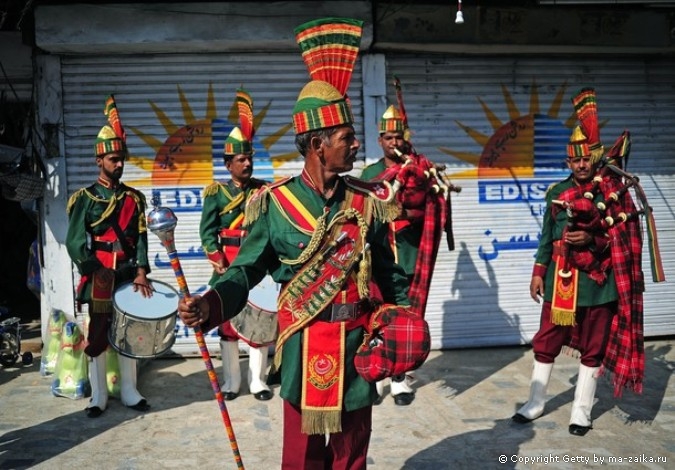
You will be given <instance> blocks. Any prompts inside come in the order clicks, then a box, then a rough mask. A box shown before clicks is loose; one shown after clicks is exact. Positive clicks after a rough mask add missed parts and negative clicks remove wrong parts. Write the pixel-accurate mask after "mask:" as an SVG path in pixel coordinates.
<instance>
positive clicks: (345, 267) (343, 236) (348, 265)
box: [272, 188, 373, 434]
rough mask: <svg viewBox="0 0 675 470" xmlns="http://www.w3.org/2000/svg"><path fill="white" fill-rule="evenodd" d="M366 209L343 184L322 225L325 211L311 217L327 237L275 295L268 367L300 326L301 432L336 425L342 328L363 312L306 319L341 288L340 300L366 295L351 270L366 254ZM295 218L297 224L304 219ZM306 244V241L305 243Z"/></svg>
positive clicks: (279, 192) (280, 191)
mask: <svg viewBox="0 0 675 470" xmlns="http://www.w3.org/2000/svg"><path fill="white" fill-rule="evenodd" d="M275 193H276V194H275ZM277 196H280V197H277ZM272 198H273V201H274V202H275V203H277V204H281V201H282V200H285V201H289V200H291V199H293V197H292V194H290V191H288V189H287V188H275V190H273V191H272ZM282 207H283V204H282ZM289 209H290V208H289ZM297 209H298V207H297V206H296V207H295V210H293V211H291V210H289V211H287V212H286V214H290V213H292V212H295V213H296V214H297V213H300V212H303V211H298V210H297ZM372 212H373V211H372V204H369V203H368V201H367V198H366V197H365V195H363V194H361V193H358V192H355V191H354V190H351V189H347V192H346V197H345V201H344V202H343V205H342V206H341V210H340V211H339V212H338V213H337V214H336V215H335V217H334V218H333V219H332V221H331V222H330V224H328V227H326V226H325V225H326V222H325V216H322V217H320V218H319V219H318V220H317V221H316V227H315V233H316V232H318V233H319V234H323V233H326V234H327V236H322V237H321V239H320V241H321V243H320V246H319V247H318V249H316V251H315V253H314V254H313V255H312V256H311V257H310V258H309V259H308V260H307V261H306V262H305V264H304V265H303V267H302V268H301V269H300V270H299V271H298V272H297V273H296V275H295V276H294V277H293V279H291V280H290V281H289V282H288V283H287V284H286V285H285V286H284V288H283V289H282V290H281V292H280V294H279V301H278V310H279V312H278V317H279V330H280V333H279V337H278V339H277V343H276V353H275V357H274V365H273V369H275V370H276V369H278V368H279V366H280V365H281V358H282V353H283V345H284V343H285V342H286V340H287V339H288V338H290V337H291V336H292V335H293V334H295V333H296V332H298V331H300V330H303V337H302V374H303V377H302V395H301V404H300V407H301V410H302V413H301V414H302V425H301V431H302V432H303V433H305V434H323V433H325V432H329V433H335V432H340V431H341V429H342V426H341V421H340V416H341V411H342V406H343V402H342V400H343V393H344V382H345V356H346V351H345V350H344V348H345V338H346V333H347V331H349V330H351V329H353V328H355V327H357V326H359V325H365V320H366V318H367V315H364V316H362V317H360V318H356V319H353V320H350V321H338V322H323V321H314V322H312V320H313V319H315V318H316V317H317V315H319V314H320V313H321V312H322V311H324V309H326V308H327V307H329V306H330V305H331V304H332V303H333V301H334V300H335V298H336V297H337V296H338V295H339V294H340V293H341V292H342V293H343V295H345V297H347V298H346V299H344V300H345V301H351V302H357V301H358V299H359V297H364V296H367V295H368V292H367V283H366V287H365V292H364V287H363V286H362V282H359V281H358V279H359V275H357V276H356V278H357V282H355V281H354V276H353V274H352V271H353V270H354V269H355V267H356V265H357V264H359V262H360V261H361V260H362V259H363V257H364V255H365V256H367V253H366V251H367V247H366V244H365V236H366V232H367V229H368V225H369V223H370V220H371V218H372ZM306 213H309V212H306ZM325 215H327V213H326V214H325ZM296 222H297V223H298V224H299V225H300V226H302V225H305V224H306V222H307V221H306V220H304V221H296ZM315 236H316V235H315ZM315 236H313V239H314V237H315ZM311 246H312V242H310V244H309V247H311ZM309 247H308V249H309ZM301 256H302V255H301ZM362 271H367V270H362ZM345 291H346V292H347V293H346V294H344V293H345ZM349 297H351V298H349ZM310 322H312V323H311V325H310Z"/></svg>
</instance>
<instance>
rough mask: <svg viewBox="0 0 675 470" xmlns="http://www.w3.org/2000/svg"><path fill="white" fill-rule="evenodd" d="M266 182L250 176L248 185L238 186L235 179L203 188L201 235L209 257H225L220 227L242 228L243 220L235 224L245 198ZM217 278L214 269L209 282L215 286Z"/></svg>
mask: <svg viewBox="0 0 675 470" xmlns="http://www.w3.org/2000/svg"><path fill="white" fill-rule="evenodd" d="M264 184H266V182H265V181H263V180H259V179H255V178H251V179H250V181H249V184H248V186H247V187H246V188H241V187H239V186H237V185H236V184H235V183H234V181H232V180H229V181H227V182H226V183H221V182H219V181H215V182H213V183H211V184H210V185H209V186H207V187H206V188H204V193H203V198H202V215H201V219H200V221H199V238H200V239H201V243H202V247H203V248H204V253H206V256H207V257H208V258H210V259H214V260H216V259H218V258H219V257H221V256H222V248H221V246H220V241H219V237H218V234H219V233H220V230H221V229H223V228H242V224H240V223H239V224H237V226H236V227H233V226H232V224H233V223H236V221H237V219H238V218H240V216H241V215H243V214H244V209H245V207H246V201H247V199H248V198H249V197H250V195H251V194H252V193H253V192H255V191H257V190H258V189H259V188H260V187H261V186H263V185H264ZM228 261H231V260H228ZM218 277H219V274H217V273H216V272H215V271H214V273H213V275H212V276H211V279H210V281H209V285H210V286H212V285H213V284H214V283H215V282H216V280H217V279H218Z"/></svg>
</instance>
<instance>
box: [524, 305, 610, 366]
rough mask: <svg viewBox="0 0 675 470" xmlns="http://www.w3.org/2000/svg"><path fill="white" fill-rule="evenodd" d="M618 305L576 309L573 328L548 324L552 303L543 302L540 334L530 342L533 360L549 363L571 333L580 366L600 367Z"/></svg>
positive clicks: (569, 337)
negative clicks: (576, 343)
mask: <svg viewBox="0 0 675 470" xmlns="http://www.w3.org/2000/svg"><path fill="white" fill-rule="evenodd" d="M616 308H617V303H616V302H610V303H607V304H602V305H594V306H591V307H578V308H577V314H576V322H577V324H576V325H575V326H561V325H554V324H553V323H551V302H544V305H543V306H542V309H541V324H540V326H539V331H537V334H535V335H534V338H533V339H532V349H533V351H534V359H535V360H536V361H537V362H542V363H544V364H552V363H553V361H554V360H555V358H556V357H557V356H558V355H559V354H560V351H561V350H562V347H563V346H565V345H567V344H569V342H570V339H571V338H572V336H573V335H574V334H576V336H577V337H578V342H579V344H578V349H579V352H580V353H581V363H582V364H583V365H585V366H587V367H598V366H600V365H601V364H602V360H603V359H604V357H605V350H606V349H607V340H608V338H609V331H610V327H611V325H612V317H613V316H614V314H615V313H616Z"/></svg>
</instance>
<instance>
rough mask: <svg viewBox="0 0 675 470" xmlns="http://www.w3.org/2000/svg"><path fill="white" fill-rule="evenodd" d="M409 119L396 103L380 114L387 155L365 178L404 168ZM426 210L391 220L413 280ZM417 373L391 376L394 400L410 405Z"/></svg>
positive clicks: (380, 389) (397, 250)
mask: <svg viewBox="0 0 675 470" xmlns="http://www.w3.org/2000/svg"><path fill="white" fill-rule="evenodd" d="M405 131H406V128H405V123H404V119H403V115H402V114H401V111H400V110H399V109H398V108H396V107H395V106H394V105H391V106H389V108H387V110H386V111H385V112H384V114H383V115H382V117H381V118H380V126H379V134H380V135H379V137H378V138H377V143H378V144H380V147H382V153H383V156H382V158H380V159H379V160H378V161H376V162H375V163H372V164H370V165H368V166H366V167H365V168H364V169H363V172H362V173H361V178H363V179H364V180H367V181H373V180H378V179H383V178H384V175H385V172H386V171H387V170H391V169H393V168H400V167H401V165H402V164H403V154H405V153H407V152H408V151H407V148H406V147H407V145H408V144H407V142H406V140H405V138H404V135H405ZM423 223H424V211H423V210H417V209H408V210H406V209H404V210H402V212H401V216H400V217H398V218H397V219H396V220H394V221H393V222H391V223H390V224H389V229H390V231H389V236H388V239H389V242H390V244H391V247H392V249H393V251H394V256H395V259H396V263H397V264H399V265H400V266H401V267H402V268H403V269H404V270H405V273H406V276H407V277H408V282H409V284H412V281H413V277H414V276H415V265H416V263H417V253H418V251H419V246H420V241H421V239H422V229H423ZM412 380H413V375H412V372H410V373H408V374H402V375H397V376H395V377H392V378H391V395H392V397H394V403H395V404H397V405H399V406H406V405H409V404H411V403H412V402H413V400H414V399H415V390H414V389H413V388H412ZM385 382H386V380H381V381H379V382H377V394H378V396H379V398H378V402H379V401H382V398H383V394H384V386H385Z"/></svg>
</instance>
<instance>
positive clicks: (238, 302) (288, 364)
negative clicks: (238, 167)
mask: <svg viewBox="0 0 675 470" xmlns="http://www.w3.org/2000/svg"><path fill="white" fill-rule="evenodd" d="M284 184H285V185H286V187H287V188H288V189H289V190H290V191H291V192H292V193H293V195H294V196H295V197H296V198H297V199H298V200H299V201H302V203H303V205H304V208H305V209H307V211H309V212H310V213H311V214H312V215H313V216H314V217H315V218H318V217H319V216H321V215H322V214H323V213H324V211H328V213H329V215H328V218H327V221H328V222H329V223H330V220H332V218H333V217H334V216H335V214H336V213H337V212H338V210H340V209H341V208H342V207H341V206H342V201H343V200H344V198H345V188H346V184H345V182H344V180H343V179H342V178H340V179H339V181H338V185H337V189H336V191H335V193H334V195H333V196H332V197H331V198H330V199H325V198H324V197H323V196H321V195H319V194H318V193H317V192H316V191H315V190H313V189H312V188H311V187H309V186H308V185H307V184H306V183H305V182H304V181H303V180H302V178H299V177H295V178H291V179H289V180H288V181H286V182H285V183H284ZM268 202H269V201H268ZM249 209H250V207H249ZM249 209H247V210H249ZM386 229H387V227H386V224H383V223H374V224H372V225H371V226H370V230H369V232H368V235H367V241H368V242H369V243H370V249H371V259H372V273H373V276H374V280H375V281H376V282H377V284H378V286H379V288H380V290H381V292H382V296H383V298H384V300H385V301H386V302H391V303H396V304H399V305H409V301H408V297H407V295H406V292H407V290H408V282H407V280H406V276H405V273H404V272H403V270H402V269H401V268H400V266H398V265H396V264H395V263H394V259H393V254H392V252H391V249H390V247H389V245H388V244H387V241H386ZM310 239H311V233H305V232H303V231H301V230H300V229H299V228H298V226H297V224H295V223H294V222H293V220H292V218H290V217H289V215H288V214H287V213H286V211H285V210H283V208H282V207H279V206H278V205H277V204H274V203H268V204H263V207H262V208H261V210H260V214H259V217H258V218H257V220H256V221H255V223H253V224H252V227H251V229H250V232H249V234H248V236H247V237H246V240H245V241H244V243H243V245H242V246H241V249H240V251H239V254H238V255H237V257H236V259H235V260H234V262H233V263H232V265H230V267H229V268H228V270H227V271H226V272H225V274H223V276H221V277H220V279H219V280H218V282H217V283H216V284H215V285H214V286H213V287H214V290H215V291H216V292H217V293H218V295H219V297H220V299H221V305H222V309H223V314H224V318H226V319H228V318H231V317H233V316H234V315H236V314H237V313H238V312H240V311H241V309H242V308H243V307H244V306H245V304H246V301H247V297H248V292H249V289H251V288H252V287H254V286H255V285H256V284H258V283H259V282H260V281H261V280H262V279H263V277H264V276H265V275H266V274H267V272H268V271H269V273H270V275H271V276H272V278H273V279H274V281H276V282H278V283H280V284H282V285H284V284H285V283H287V282H288V281H289V280H291V278H292V277H293V276H294V275H295V273H296V272H298V271H299V270H300V268H301V265H296V264H287V263H282V262H281V261H280V260H295V259H297V258H298V257H299V256H300V254H301V252H302V251H303V249H304V248H305V247H307V245H308V243H309V241H310ZM207 295H208V294H207ZM309 325H310V326H309V328H311V322H310V324H309ZM210 326H215V325H210ZM302 334H303V332H302V330H300V331H299V332H297V333H295V334H294V335H293V336H292V337H291V338H290V339H289V340H288V341H287V342H286V343H285V344H284V353H283V358H282V363H281V368H280V373H281V390H280V396H281V397H282V398H284V399H287V400H289V401H291V402H292V403H295V404H299V403H300V397H301V393H302V374H301V372H302V370H301V361H302V350H301V346H302ZM363 335H364V331H363V328H355V329H354V330H352V331H349V332H348V334H347V337H346V344H345V355H346V356H345V364H346V368H345V390H344V406H345V409H347V410H354V409H358V408H362V407H364V406H369V405H371V404H372V403H373V401H374V400H375V398H376V397H377V392H376V391H375V387H374V385H373V384H370V383H368V382H366V381H365V380H364V379H363V378H361V376H359V375H358V374H357V372H356V369H355V367H354V356H355V353H356V350H357V348H358V347H359V346H360V345H361V343H362V341H363Z"/></svg>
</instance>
